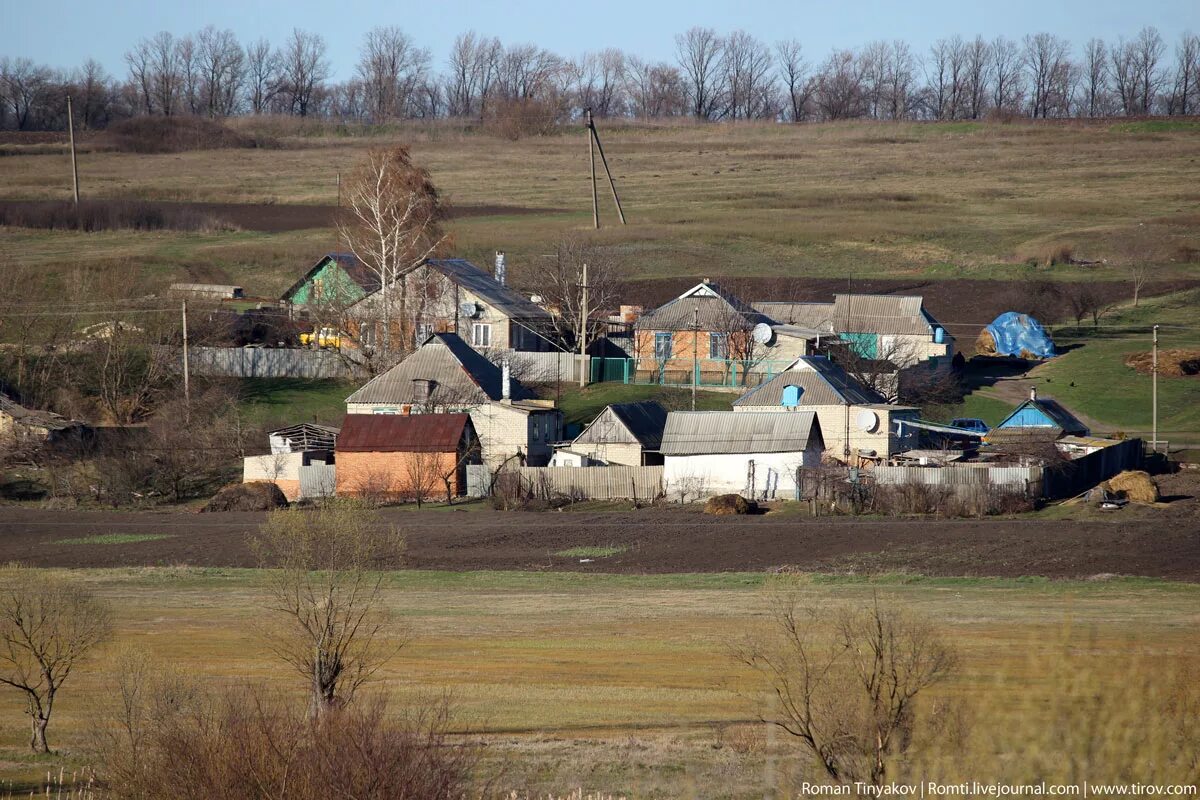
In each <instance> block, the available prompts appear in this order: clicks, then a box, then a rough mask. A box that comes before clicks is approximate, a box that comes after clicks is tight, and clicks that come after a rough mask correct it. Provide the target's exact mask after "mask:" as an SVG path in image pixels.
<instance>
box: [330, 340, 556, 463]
mask: <svg viewBox="0 0 1200 800" xmlns="http://www.w3.org/2000/svg"><path fill="white" fill-rule="evenodd" d="M346 412H347V413H348V414H399V415H410V414H440V413H446V412H466V413H468V414H470V415H471V421H472V423H473V426H474V430H475V431H476V433H477V434H478V436H479V440H480V443H481V446H482V456H483V463H485V464H487V465H488V466H489V467H490V468H492V469H496V468H499V466H500V465H501V464H503V463H505V462H508V461H515V462H518V463H525V464H528V465H531V466H542V465H545V464H546V463H548V462H549V461H550V456H551V455H552V454H553V443H554V442H555V441H557V440H558V439H559V437H560V436H561V432H562V412H561V411H559V410H558V409H556V408H554V403H553V401H551V400H538V399H536V398H534V396H533V393H532V392H530V391H529V390H527V389H526V388H525V387H524V386H522V385H521V384H520V383H519V382H518V381H515V380H513V379H512V378H511V377H510V376H509V375H507V373H506V371H505V370H504V369H502V368H501V367H498V366H496V365H495V364H493V363H492V362H490V361H488V360H487V359H486V358H484V357H483V356H482V355H481V354H480V353H478V352H476V351H475V350H474V349H472V348H471V347H470V346H469V345H467V343H466V342H464V341H463V340H462V339H461V338H460V337H458V336H456V335H455V334H453V333H435V334H431V335H430V336H429V337H427V338H426V339H425V341H424V343H422V345H421V346H420V347H419V348H417V350H416V351H415V352H413V353H412V354H411V355H409V356H408V357H407V358H405V359H404V360H403V361H401V362H400V363H399V364H397V365H396V366H395V367H392V368H391V369H390V370H388V371H387V372H385V373H383V374H382V375H378V376H376V377H375V378H373V379H372V380H371V381H369V382H368V383H366V384H365V385H364V386H363V387H362V388H360V389H359V390H358V391H356V392H354V393H353V394H352V395H350V396H349V397H348V398H346Z"/></svg>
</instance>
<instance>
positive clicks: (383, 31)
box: [358, 25, 430, 122]
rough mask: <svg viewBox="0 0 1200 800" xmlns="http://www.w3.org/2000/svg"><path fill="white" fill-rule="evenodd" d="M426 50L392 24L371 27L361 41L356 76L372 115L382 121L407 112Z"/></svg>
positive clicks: (423, 72)
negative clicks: (360, 82)
mask: <svg viewBox="0 0 1200 800" xmlns="http://www.w3.org/2000/svg"><path fill="white" fill-rule="evenodd" d="M429 61H430V56H429V51H428V50H427V49H425V48H422V47H418V46H417V45H416V43H415V42H413V40H412V38H411V37H410V36H409V35H408V34H406V33H405V32H404V31H402V30H401V29H400V28H398V27H396V26H394V25H392V26H387V27H378V28H373V29H371V30H370V31H369V32H368V33H367V35H366V38H365V39H364V40H363V46H362V50H361V55H360V56H359V59H358V76H359V79H360V80H361V81H362V85H363V87H364V89H365V92H366V98H365V100H366V104H367V106H368V107H369V108H370V110H371V116H372V118H373V119H374V120H375V121H377V122H382V121H384V120H387V119H391V118H393V117H399V116H404V115H406V114H407V112H408V109H409V105H410V104H411V103H412V101H413V98H414V95H415V94H416V92H417V89H418V87H419V86H420V85H421V84H422V83H423V82H424V80H425V77H426V74H427V72H428V70H429Z"/></svg>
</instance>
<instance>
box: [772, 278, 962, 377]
mask: <svg viewBox="0 0 1200 800" xmlns="http://www.w3.org/2000/svg"><path fill="white" fill-rule="evenodd" d="M753 307H754V308H755V309H756V310H757V311H759V312H760V313H762V314H763V315H765V316H767V317H769V318H770V319H772V320H774V321H776V322H777V323H780V324H786V325H796V326H800V327H802V328H804V329H811V330H817V331H826V335H827V336H828V335H829V334H836V335H837V337H838V338H839V339H841V340H843V341H845V342H848V343H849V345H850V346H851V347H852V348H853V349H854V351H855V352H856V353H858V355H860V356H861V357H863V358H866V359H877V360H885V361H890V362H892V363H893V364H895V365H896V366H897V367H901V368H903V367H911V366H913V365H915V364H919V363H922V362H926V361H932V362H934V364H935V365H938V366H949V365H950V362H951V360H952V359H953V358H954V339H953V338H952V337H951V336H950V335H949V333H948V332H947V331H946V329H945V328H944V327H942V326H941V325H940V324H939V323H938V322H937V320H935V319H934V318H933V316H932V315H930V313H929V312H928V311H926V310H925V307H924V300H923V298H922V297H920V296H919V295H908V296H905V295H881V294H835V295H834V297H833V302H832V303H793V302H775V301H763V302H756V303H754V304H753Z"/></svg>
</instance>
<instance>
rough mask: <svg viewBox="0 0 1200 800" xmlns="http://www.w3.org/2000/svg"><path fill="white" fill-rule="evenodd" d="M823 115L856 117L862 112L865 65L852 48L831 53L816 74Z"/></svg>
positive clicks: (818, 105) (815, 94) (837, 117)
mask: <svg viewBox="0 0 1200 800" xmlns="http://www.w3.org/2000/svg"><path fill="white" fill-rule="evenodd" d="M813 96H814V98H815V100H816V104H817V108H818V110H819V111H820V113H821V116H822V117H823V118H824V119H829V120H839V119H853V118H855V117H859V116H862V113H863V108H864V97H863V65H862V62H861V60H860V59H859V58H858V57H857V56H856V55H855V54H854V53H853V52H852V51H850V50H838V51H835V52H833V53H830V54H829V57H828V58H827V59H825V63H823V64H822V65H821V69H820V70H818V72H817V76H816V87H815V91H814V93H813Z"/></svg>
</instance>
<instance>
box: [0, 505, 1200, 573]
mask: <svg viewBox="0 0 1200 800" xmlns="http://www.w3.org/2000/svg"><path fill="white" fill-rule="evenodd" d="M0 511H2V512H3V513H2V514H0V562H8V561H20V562H23V563H26V564H29V565H36V566H60V567H118V566H156V565H192V566H217V567H238V566H253V564H254V558H253V556H252V555H251V552H250V549H249V547H248V544H247V543H248V538H249V536H250V535H251V534H252V533H253V532H254V530H255V529H256V528H257V527H258V525H259V524H260V523H261V522H262V520H263V515H261V514H251V513H229V514H192V513H186V512H170V513H125V512H121V513H117V512H113V513H109V512H78V511H43V510H36V509H26V508H18V507H9V508H5V509H0ZM1119 513H1124V512H1119ZM384 517H385V519H387V521H389V522H391V523H393V524H395V525H397V526H398V527H399V528H400V529H401V530H402V531H403V533H404V535H405V537H406V539H407V545H408V546H407V554H406V557H405V561H404V564H403V566H405V567H408V568H416V569H445V570H478V569H494V570H577V571H583V572H615V573H631V574H637V573H671V572H725V571H758V570H768V569H777V568H781V567H792V568H795V569H799V570H803V571H813V572H834V573H850V572H853V573H889V572H911V573H914V574H922V575H934V576H998V577H1017V576H1025V575H1041V576H1046V577H1052V578H1087V577H1092V576H1096V575H1104V574H1118V575H1139V576H1149V577H1157V578H1166V579H1171V580H1180V581H1193V582H1196V581H1200V522H1197V520H1196V519H1195V518H1194V517H1192V516H1191V515H1186V514H1185V515H1175V514H1169V515H1163V516H1161V517H1156V518H1152V519H1118V518H1113V519H1112V520H1111V521H1086V522H1082V521H1077V522H1072V521H1061V522H1060V521H1049V520H994V521H993V520H984V521H930V520H887V521H881V520H865V521H864V520H832V521H826V520H811V519H804V518H782V517H776V516H771V515H767V516H759V517H742V518H727V517H726V518H714V517H707V516H704V515H703V514H700V513H698V512H696V511H692V510H687V509H683V510H680V509H671V510H643V511H637V512H627V513H626V512H605V513H557V512H547V513H515V512H509V513H501V512H491V511H471V512H467V511H436V512H421V513H418V512H414V511H408V510H394V509H393V510H387V511H385V512H384ZM122 534H123V535H159V536H164V538H157V539H153V540H148V541H137V542H129V543H125V544H91V543H70V542H63V541H62V540H74V541H75V542H77V541H78V540H79V539H81V538H84V539H85V538H87V537H92V536H102V535H109V536H112V535H122ZM586 546H592V547H599V546H617V547H624V548H626V549H625V550H624V551H623V552H620V553H618V554H617V555H613V556H610V557H608V558H597V559H595V560H592V561H590V562H581V560H580V559H579V558H577V557H566V556H561V555H555V554H556V553H560V552H562V551H564V550H567V549H569V548H575V547H586ZM394 566H400V565H394Z"/></svg>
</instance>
